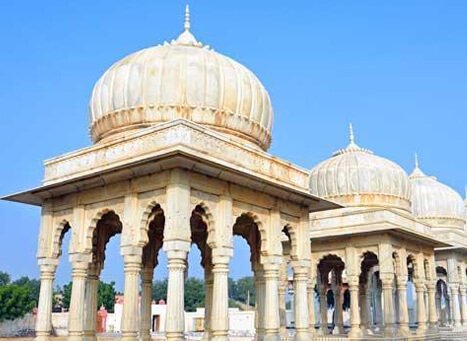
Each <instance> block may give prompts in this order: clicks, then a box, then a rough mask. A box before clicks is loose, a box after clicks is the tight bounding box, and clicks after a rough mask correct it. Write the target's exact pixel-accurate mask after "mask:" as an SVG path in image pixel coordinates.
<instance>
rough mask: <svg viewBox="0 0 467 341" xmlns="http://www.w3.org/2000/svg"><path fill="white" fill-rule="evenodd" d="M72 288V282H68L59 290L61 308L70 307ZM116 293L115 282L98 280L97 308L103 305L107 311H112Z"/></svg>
mask: <svg viewBox="0 0 467 341" xmlns="http://www.w3.org/2000/svg"><path fill="white" fill-rule="evenodd" d="M72 289H73V282H70V283H68V284H65V285H64V286H63V288H62V290H61V294H62V295H63V298H62V302H63V308H65V309H70V303H71V291H72ZM116 294H117V292H116V290H115V282H113V281H112V282H110V283H105V282H102V281H99V287H98V289H97V308H98V309H99V308H100V307H101V306H104V307H105V309H106V310H107V311H108V312H110V313H113V312H114V306H115V295H116Z"/></svg>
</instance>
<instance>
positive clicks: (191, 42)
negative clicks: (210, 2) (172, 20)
mask: <svg viewBox="0 0 467 341" xmlns="http://www.w3.org/2000/svg"><path fill="white" fill-rule="evenodd" d="M190 29H191V19H190V6H189V5H186V7H185V21H184V22H183V32H182V34H180V35H179V36H178V38H177V39H175V40H173V41H172V44H175V45H188V46H198V47H201V46H203V44H201V43H200V42H199V41H197V40H196V38H195V36H194V35H193V34H192V33H191V31H190Z"/></svg>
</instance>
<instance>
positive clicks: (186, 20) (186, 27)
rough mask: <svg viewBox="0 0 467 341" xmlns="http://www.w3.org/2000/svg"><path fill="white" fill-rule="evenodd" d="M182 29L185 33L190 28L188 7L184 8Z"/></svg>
mask: <svg viewBox="0 0 467 341" xmlns="http://www.w3.org/2000/svg"><path fill="white" fill-rule="evenodd" d="M183 28H184V29H185V31H189V30H190V28H191V22H190V5H188V4H187V5H186V6H185V22H184V24H183Z"/></svg>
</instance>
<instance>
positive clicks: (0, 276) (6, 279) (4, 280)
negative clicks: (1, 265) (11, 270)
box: [0, 271, 11, 286]
mask: <svg viewBox="0 0 467 341" xmlns="http://www.w3.org/2000/svg"><path fill="white" fill-rule="evenodd" d="M10 282H11V278H10V275H9V274H7V273H6V272H3V271H0V286H3V285H7V284H10Z"/></svg>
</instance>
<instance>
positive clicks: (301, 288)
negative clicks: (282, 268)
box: [293, 266, 310, 341]
mask: <svg viewBox="0 0 467 341" xmlns="http://www.w3.org/2000/svg"><path fill="white" fill-rule="evenodd" d="M308 270H309V269H308V268H307V267H302V266H295V267H294V269H293V272H294V276H293V280H294V292H295V300H294V304H295V339H296V340H304V341H308V340H309V338H310V334H309V325H310V322H309V315H308V295H307V290H306V288H307V281H308Z"/></svg>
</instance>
